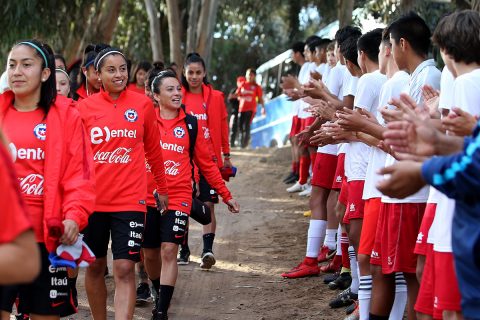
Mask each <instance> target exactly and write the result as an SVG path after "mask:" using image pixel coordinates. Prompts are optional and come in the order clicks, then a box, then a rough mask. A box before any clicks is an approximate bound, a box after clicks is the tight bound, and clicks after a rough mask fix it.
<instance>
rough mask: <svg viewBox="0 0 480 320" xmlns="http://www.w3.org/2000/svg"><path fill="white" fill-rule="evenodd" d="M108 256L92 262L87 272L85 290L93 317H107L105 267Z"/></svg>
mask: <svg viewBox="0 0 480 320" xmlns="http://www.w3.org/2000/svg"><path fill="white" fill-rule="evenodd" d="M106 266H107V258H106V257H103V258H97V259H96V260H95V262H93V263H92V264H90V266H89V267H88V268H87V271H86V273H85V290H86V291H87V298H88V304H89V306H90V312H91V313H92V318H93V319H95V320H106V319H107V287H106V285H105V277H104V275H105V268H106Z"/></svg>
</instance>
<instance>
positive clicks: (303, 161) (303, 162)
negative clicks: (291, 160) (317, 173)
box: [298, 155, 310, 184]
mask: <svg viewBox="0 0 480 320" xmlns="http://www.w3.org/2000/svg"><path fill="white" fill-rule="evenodd" d="M309 169H310V157H309V156H308V155H307V156H301V157H300V175H299V176H300V178H299V179H298V182H300V184H305V183H307V179H308V175H309V174H308V170H309Z"/></svg>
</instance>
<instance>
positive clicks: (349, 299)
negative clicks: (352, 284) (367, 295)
mask: <svg viewBox="0 0 480 320" xmlns="http://www.w3.org/2000/svg"><path fill="white" fill-rule="evenodd" d="M355 300H358V294H356V293H352V291H350V288H348V289H345V290H344V291H342V292H340V294H339V295H338V296H337V297H336V298H335V299H333V300H332V301H330V303H329V304H328V305H329V306H330V308H333V309H336V308H342V307H347V306H349V305H351V304H352V303H353V302H354V301H355Z"/></svg>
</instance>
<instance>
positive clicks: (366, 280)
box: [358, 275, 372, 320]
mask: <svg viewBox="0 0 480 320" xmlns="http://www.w3.org/2000/svg"><path fill="white" fill-rule="evenodd" d="M371 297H372V276H371V275H368V276H360V286H359V287H358V307H359V311H360V320H368V316H369V314H370V298H371Z"/></svg>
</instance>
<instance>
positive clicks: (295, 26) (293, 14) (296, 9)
mask: <svg viewBox="0 0 480 320" xmlns="http://www.w3.org/2000/svg"><path fill="white" fill-rule="evenodd" d="M300 10H302V4H301V3H300V1H291V2H290V9H289V13H288V20H289V21H288V22H289V26H290V34H289V36H288V39H289V40H290V42H293V40H294V39H295V38H296V36H297V34H298V31H299V27H300V21H299V14H300Z"/></svg>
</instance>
